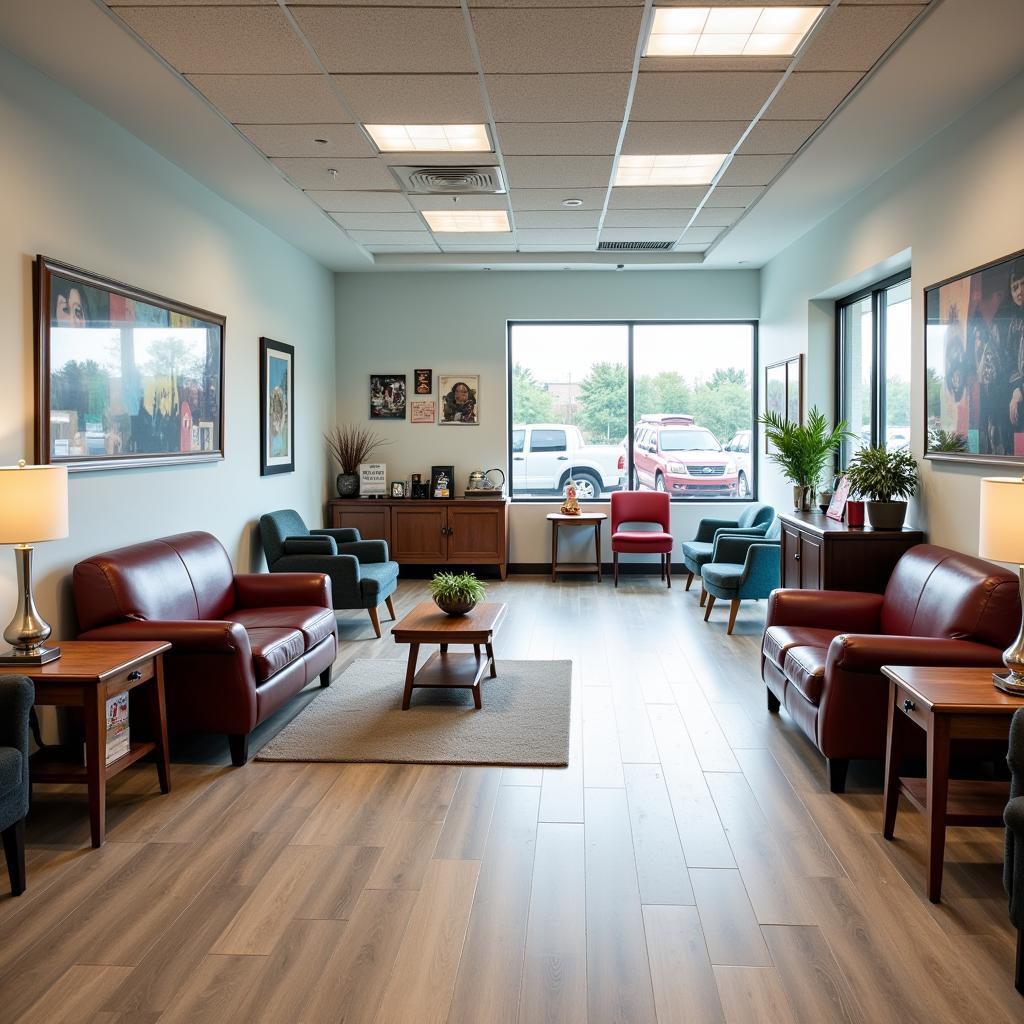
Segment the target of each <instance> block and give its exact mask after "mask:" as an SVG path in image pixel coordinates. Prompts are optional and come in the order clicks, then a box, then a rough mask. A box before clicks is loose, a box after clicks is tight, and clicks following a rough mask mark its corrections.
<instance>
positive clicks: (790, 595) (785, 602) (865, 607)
mask: <svg viewBox="0 0 1024 1024" xmlns="http://www.w3.org/2000/svg"><path fill="white" fill-rule="evenodd" d="M882 600H883V599H882V595H881V594H862V593H861V592H860V591H856V590H776V591H774V592H773V593H772V595H771V597H769V598H768V617H767V622H766V624H767V625H768V626H807V627H808V628H811V629H841V630H848V631H849V632H851V633H877V632H878V631H879V630H880V629H881V628H882V627H881V620H882Z"/></svg>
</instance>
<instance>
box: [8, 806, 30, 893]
mask: <svg viewBox="0 0 1024 1024" xmlns="http://www.w3.org/2000/svg"><path fill="white" fill-rule="evenodd" d="M3 837H4V854H5V855H6V857H7V874H8V876H9V877H10V879H11V895H12V896H20V895H21V894H22V893H23V892H24V891H25V819H24V818H21V819H20V820H19V821H16V822H15V823H14V824H13V825H10V826H8V827H7V828H5V829H4V831H3Z"/></svg>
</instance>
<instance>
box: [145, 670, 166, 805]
mask: <svg viewBox="0 0 1024 1024" xmlns="http://www.w3.org/2000/svg"><path fill="white" fill-rule="evenodd" d="M153 669H154V674H153V678H152V679H151V680H150V681H149V685H148V686H147V687H146V688H147V690H148V691H149V693H148V695H147V696H148V700H149V724H150V728H151V729H152V731H153V739H154V740H155V741H156V774H157V777H158V778H159V779H160V792H161V793H169V792H170V791H171V759H170V752H169V750H168V744H167V698H166V691H165V690H164V659H163V655H162V654H158V655H157V656H156V664H155V665H154V666H153Z"/></svg>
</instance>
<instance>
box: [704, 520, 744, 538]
mask: <svg viewBox="0 0 1024 1024" xmlns="http://www.w3.org/2000/svg"><path fill="white" fill-rule="evenodd" d="M738 523H739V520H737V519H702V520H701V521H700V522H699V523H698V524H697V536H696V537H694V538H693V539H694V540H695V541H699V542H700V543H704V544H710V543H711V542H712V541H713V540H714V539H715V531H716V530H721V529H723V528H728V527H731V528H732V529H736V527H737V525H738Z"/></svg>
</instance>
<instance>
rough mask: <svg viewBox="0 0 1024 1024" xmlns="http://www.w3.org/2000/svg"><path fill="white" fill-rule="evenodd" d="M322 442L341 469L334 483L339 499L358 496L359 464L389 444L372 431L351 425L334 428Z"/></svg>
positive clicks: (325, 435)
mask: <svg viewBox="0 0 1024 1024" xmlns="http://www.w3.org/2000/svg"><path fill="white" fill-rule="evenodd" d="M324 441H325V442H326V444H327V450H328V451H329V452H330V453H331V455H332V456H334V461H335V462H337V463H338V466H339V467H340V469H341V472H340V473H339V474H338V479H337V481H336V486H337V488H338V497H339V498H355V497H357V496H358V495H359V463H361V462H366V461H367V460H368V459H369V458H370V456H371V455H372V454H373V453H374V452H375V451H376V450H377V449H378V448H380V447H381V446H382V445H385V444H388V443H389V442H388V441H385V440H384V438H382V437H381V436H380V435H378V434H375V433H374V432H373V431H372V430H367V429H366V428H365V427H356V426H352V424H348V425H346V426H344V427H335V428H334V430H332V431H331V432H330V433H327V434H324Z"/></svg>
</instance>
